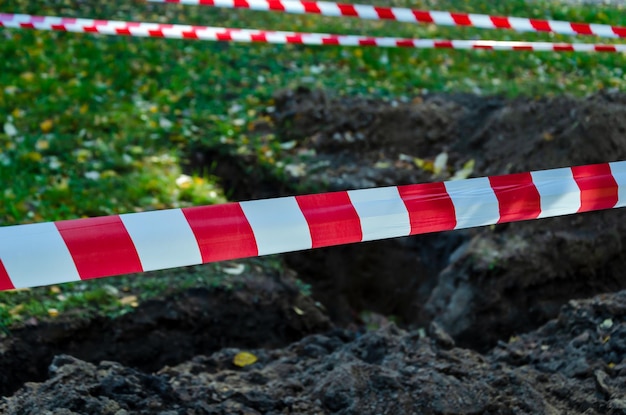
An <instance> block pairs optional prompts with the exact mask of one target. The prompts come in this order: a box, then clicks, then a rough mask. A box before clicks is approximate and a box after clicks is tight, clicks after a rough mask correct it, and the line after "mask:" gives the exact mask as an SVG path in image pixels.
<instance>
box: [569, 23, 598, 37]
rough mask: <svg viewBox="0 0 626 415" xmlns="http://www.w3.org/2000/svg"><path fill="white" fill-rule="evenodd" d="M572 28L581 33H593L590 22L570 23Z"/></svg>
mask: <svg viewBox="0 0 626 415" xmlns="http://www.w3.org/2000/svg"><path fill="white" fill-rule="evenodd" d="M570 26H572V30H573V31H574V32H576V33H577V34H579V35H593V31H592V30H591V26H590V25H589V23H570Z"/></svg>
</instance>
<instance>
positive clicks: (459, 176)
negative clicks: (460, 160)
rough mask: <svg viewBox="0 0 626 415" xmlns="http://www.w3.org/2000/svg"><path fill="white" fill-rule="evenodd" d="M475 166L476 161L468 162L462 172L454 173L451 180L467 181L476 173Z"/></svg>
mask: <svg viewBox="0 0 626 415" xmlns="http://www.w3.org/2000/svg"><path fill="white" fill-rule="evenodd" d="M475 165H476V162H475V161H474V159H471V160H469V161H467V162H466V163H465V164H464V165H463V167H462V168H461V169H460V170H457V171H456V173H454V176H452V177H451V178H450V180H463V179H467V178H468V177H470V175H471V174H472V173H473V172H474V166H475Z"/></svg>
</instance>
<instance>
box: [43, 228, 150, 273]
mask: <svg viewBox="0 0 626 415" xmlns="http://www.w3.org/2000/svg"><path fill="white" fill-rule="evenodd" d="M55 225H56V227H57V229H58V230H59V233H60V234H61V237H63V240H64V241H65V245H66V246H67V249H69V251H70V254H71V255H72V258H73V259H74V264H75V265H76V269H77V270H78V275H80V278H81V279H90V278H98V277H101V276H102V275H119V274H131V273H134V272H141V271H143V268H142V266H141V261H140V260H139V255H138V254H137V250H136V249H135V245H134V244H133V241H132V239H131V238H130V235H129V234H128V231H127V230H126V227H125V226H124V223H123V222H122V220H121V219H120V217H119V216H105V217H100V218H88V219H74V220H66V221H60V222H56V223H55Z"/></svg>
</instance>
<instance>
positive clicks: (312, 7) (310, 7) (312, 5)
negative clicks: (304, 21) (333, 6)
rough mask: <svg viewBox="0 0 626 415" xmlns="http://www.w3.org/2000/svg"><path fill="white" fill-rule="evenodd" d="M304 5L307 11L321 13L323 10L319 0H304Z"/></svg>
mask: <svg viewBox="0 0 626 415" xmlns="http://www.w3.org/2000/svg"><path fill="white" fill-rule="evenodd" d="M302 5H303V6H304V10H305V11H306V12H307V13H321V12H322V11H321V10H320V8H319V6H318V5H317V2H314V1H303V2H302Z"/></svg>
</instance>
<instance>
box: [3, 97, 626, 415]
mask: <svg viewBox="0 0 626 415" xmlns="http://www.w3.org/2000/svg"><path fill="white" fill-rule="evenodd" d="M267 115H269V116H270V117H271V120H272V121H271V122H268V121H259V122H258V123H255V124H254V125H252V126H251V129H254V130H255V131H257V133H258V134H265V133H276V134H278V135H279V137H280V138H281V140H283V141H284V142H285V143H289V144H286V145H285V148H290V149H289V150H287V151H285V153H286V154H284V155H283V162H285V163H286V164H288V165H291V166H292V167H295V168H294V169H291V170H287V171H288V172H289V171H292V172H304V173H305V174H304V175H301V174H293V175H292V176H293V177H291V178H289V179H288V180H281V181H279V180H277V179H274V178H272V176H271V175H270V174H268V172H267V171H265V170H264V169H263V168H261V167H258V165H257V164H256V163H255V161H254V160H250V159H245V160H243V159H239V158H237V157H233V156H226V155H223V154H220V153H218V152H216V151H215V150H205V151H197V150H195V151H194V152H192V153H191V154H190V157H189V160H190V163H189V168H201V167H204V166H205V165H216V166H217V167H216V170H215V173H216V174H218V175H219V176H221V177H222V178H223V183H224V184H225V186H226V187H227V188H229V189H231V190H232V195H233V196H234V198H236V199H251V198H258V197H272V196H280V195H286V194H294V193H298V192H303V191H308V190H310V189H317V190H320V191H321V190H326V189H329V190H338V189H353V188H364V187H371V186H384V185H396V184H406V183H417V182H427V181H439V180H446V179H448V178H450V177H451V176H452V175H453V174H455V173H456V172H457V171H459V170H460V169H461V168H462V167H463V166H464V165H465V164H466V163H467V162H468V161H470V160H473V161H474V164H475V166H474V169H473V172H472V176H483V175H493V174H504V173H510V172H522V171H529V170H538V169H547V168H556V167H564V166H571V165H580V164H586V163H598V162H608V161H616V160H625V159H626V95H623V94H619V93H600V94H598V95H594V96H591V97H589V98H586V99H574V98H567V97H558V98H550V99H548V98H545V99H538V100H535V99H517V100H507V99H504V98H501V97H487V98H486V97H477V96H473V95H428V96H421V97H415V98H414V99H410V100H409V99H407V100H397V101H391V100H373V99H365V98H354V97H351V98H345V97H333V96H331V95H329V94H328V93H324V92H321V91H311V90H307V89H303V88H301V89H298V90H294V91H285V92H283V93H281V94H279V95H277V96H276V97H275V106H274V108H273V109H272V110H269V109H268V112H267ZM443 152H445V153H446V154H447V155H448V163H447V166H446V168H445V169H443V170H442V171H441V172H439V173H438V174H434V173H433V172H432V170H430V169H428V168H426V169H425V168H418V167H417V166H416V164H415V163H414V162H413V160H414V158H415V157H418V158H420V159H422V160H424V161H425V162H426V163H427V164H428V162H432V161H433V160H434V159H435V158H436V157H437V156H438V155H439V154H441V153H443ZM625 215H626V213H625V212H624V211H623V210H621V209H617V210H611V211H605V212H592V213H587V214H581V215H572V216H565V217H559V218H552V219H542V220H536V221H530V222H521V223H514V224H506V225H498V226H494V227H488V228H480V229H472V230H465V231H455V232H445V233H440V234H431V235H419V236H414V237H410V238H401V239H395V240H387V241H377V242H369V243H364V244H355V245H349V246H343V247H333V248H325V249H319V250H313V251H306V252H299V253H292V254H288V255H283V256H282V258H284V260H285V261H286V263H287V264H288V267H289V268H291V269H293V270H295V271H296V273H297V275H298V276H299V277H300V278H302V279H304V280H305V281H307V282H308V283H310V284H311V285H312V287H313V294H312V296H311V297H306V296H302V295H301V294H300V292H299V290H298V289H297V287H296V286H295V284H294V282H293V277H292V276H289V275H283V276H279V277H277V276H271V275H264V274H263V273H262V272H261V273H260V274H258V275H257V274H255V275H252V276H249V278H247V279H245V281H246V282H245V284H242V286H241V287H240V288H238V289H235V290H232V291H224V290H222V291H215V290H209V289H205V288H199V289H196V290H192V291H189V292H185V293H182V294H179V295H178V296H177V297H174V298H165V299H160V300H156V301H154V302H151V303H146V304H144V305H142V306H141V307H140V308H139V309H138V310H137V311H136V312H134V313H130V314H127V315H125V316H122V317H120V318H118V319H116V320H107V319H103V318H99V319H95V320H94V319H92V320H71V319H70V320H67V321H60V322H57V323H55V324H49V323H45V324H43V323H40V324H38V325H36V326H24V327H22V328H19V329H16V330H14V331H13V333H12V336H11V337H8V338H5V339H3V340H1V341H0V353H2V360H1V361H0V386H1V387H2V391H3V393H4V394H6V395H10V394H12V393H13V392H14V391H15V390H17V389H18V388H19V390H18V391H17V392H16V394H15V395H14V396H13V397H8V398H5V399H4V400H3V401H0V412H2V411H4V412H3V413H16V414H40V413H53V414H74V413H76V414H84V413H103V414H109V413H110V414H117V415H122V414H126V413H146V414H147V413H158V414H231V413H240V414H258V413H267V414H278V413H284V414H289V413H293V414H295V413H298V414H299V413H303V414H318V413H319V414H322V413H338V414H366V413H389V414H399V413H407V414H410V413H416V414H417V413H425V414H430V413H433V414H478V413H485V414H501V413H502V414H508V413H511V414H513V413H515V414H531V413H532V414H535V413H546V414H561V413H563V414H569V413H588V414H606V413H614V414H620V413H626V401H625V400H624V396H626V386H624V385H626V383H625V381H626V357H625V356H626V291H620V290H624V289H626V252H625V251H624V249H623V248H622V247H623V246H626V236H624V235H626V220H625V219H626V217H625ZM288 274H289V273H288ZM603 293H604V294H603ZM594 296H595V297H594ZM592 297H593V298H592ZM591 298H592V299H591ZM582 299H588V300H582ZM389 320H394V321H396V322H397V326H396V325H394V324H390V323H389ZM373 323H376V324H378V325H382V326H383V327H382V328H381V329H378V330H373V331H367V330H365V326H366V325H367V324H369V325H370V326H371V325H372V324H373ZM398 327H401V328H398ZM423 328H427V329H426V330H424V329H423ZM313 333H318V334H313ZM524 333H526V334H524ZM311 334H313V335H311ZM243 349H245V350H248V351H252V352H253V353H254V354H255V355H256V356H257V357H258V358H259V361H258V362H257V363H255V364H253V365H251V366H248V367H245V368H238V367H236V366H234V365H233V363H232V362H233V357H234V356H235V354H236V353H237V352H238V351H239V350H243ZM55 355H57V356H58V357H56V358H54V361H53V357H54V356H55ZM193 356H196V357H193ZM52 361H53V363H52V365H51V366H50V372H49V374H46V373H45V370H46V367H48V365H50V363H51V362H52ZM113 362H117V363H113ZM46 379H48V380H46ZM25 381H30V382H33V381H35V382H41V383H27V384H26V385H24V386H22V383H23V382H25ZM46 411H51V412H46Z"/></svg>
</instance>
